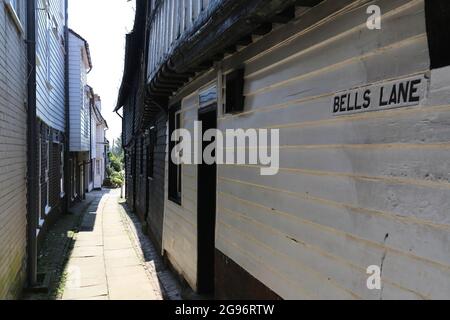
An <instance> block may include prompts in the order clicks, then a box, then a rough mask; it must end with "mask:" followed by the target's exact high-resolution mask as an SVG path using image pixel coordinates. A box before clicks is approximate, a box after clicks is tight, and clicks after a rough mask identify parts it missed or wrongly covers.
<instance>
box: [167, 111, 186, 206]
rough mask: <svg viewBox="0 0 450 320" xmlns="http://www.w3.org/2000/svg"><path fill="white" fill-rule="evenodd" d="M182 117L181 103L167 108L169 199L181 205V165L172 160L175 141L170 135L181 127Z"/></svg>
mask: <svg viewBox="0 0 450 320" xmlns="http://www.w3.org/2000/svg"><path fill="white" fill-rule="evenodd" d="M181 125H182V119H181V104H178V105H176V106H174V107H172V108H171V109H170V110H169V154H168V156H169V177H168V180H169V181H168V185H169V188H168V189H169V192H168V194H169V200H170V201H172V202H174V203H176V204H178V205H180V206H181V205H182V198H183V179H182V174H183V165H182V164H179V165H177V164H175V163H173V162H172V159H171V154H172V150H173V148H175V146H176V143H175V142H174V141H172V139H171V137H172V134H173V132H174V131H175V130H177V129H181Z"/></svg>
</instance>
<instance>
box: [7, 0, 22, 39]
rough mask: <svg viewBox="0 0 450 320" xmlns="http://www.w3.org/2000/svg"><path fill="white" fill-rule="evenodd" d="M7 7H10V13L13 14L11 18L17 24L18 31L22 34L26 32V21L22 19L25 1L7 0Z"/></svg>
mask: <svg viewBox="0 0 450 320" xmlns="http://www.w3.org/2000/svg"><path fill="white" fill-rule="evenodd" d="M5 5H6V8H7V9H8V12H9V14H10V15H11V18H12V19H13V21H14V24H15V25H16V27H17V29H18V31H19V32H20V34H21V35H24V34H25V27H24V24H25V21H22V19H21V14H22V9H23V2H22V0H5Z"/></svg>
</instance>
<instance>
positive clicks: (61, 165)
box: [59, 144, 66, 198]
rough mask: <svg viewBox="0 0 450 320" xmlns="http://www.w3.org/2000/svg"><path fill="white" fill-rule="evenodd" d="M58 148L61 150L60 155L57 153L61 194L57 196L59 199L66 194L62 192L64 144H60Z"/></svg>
mask: <svg viewBox="0 0 450 320" xmlns="http://www.w3.org/2000/svg"><path fill="white" fill-rule="evenodd" d="M59 146H60V148H61V150H60V153H59V157H60V159H59V161H60V162H59V170H60V176H61V178H60V191H61V193H60V195H59V196H60V198H64V196H65V195H66V192H65V190H64V144H60V145H59Z"/></svg>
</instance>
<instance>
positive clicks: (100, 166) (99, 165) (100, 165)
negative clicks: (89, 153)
mask: <svg viewBox="0 0 450 320" xmlns="http://www.w3.org/2000/svg"><path fill="white" fill-rule="evenodd" d="M101 168H102V162H101V160H97V175H101Z"/></svg>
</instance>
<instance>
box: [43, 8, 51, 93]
mask: <svg viewBox="0 0 450 320" xmlns="http://www.w3.org/2000/svg"><path fill="white" fill-rule="evenodd" d="M46 23H47V26H46V30H45V58H46V65H45V66H46V77H47V78H46V80H47V88H48V89H49V90H51V89H52V85H51V73H52V70H51V62H52V60H51V51H50V50H51V49H50V47H51V45H50V41H51V33H52V24H51V20H50V16H49V15H48V14H46Z"/></svg>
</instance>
